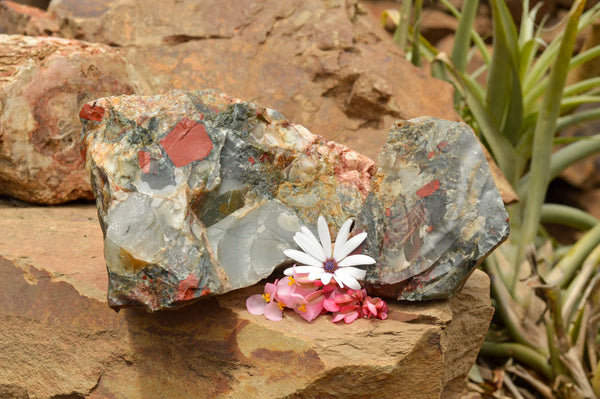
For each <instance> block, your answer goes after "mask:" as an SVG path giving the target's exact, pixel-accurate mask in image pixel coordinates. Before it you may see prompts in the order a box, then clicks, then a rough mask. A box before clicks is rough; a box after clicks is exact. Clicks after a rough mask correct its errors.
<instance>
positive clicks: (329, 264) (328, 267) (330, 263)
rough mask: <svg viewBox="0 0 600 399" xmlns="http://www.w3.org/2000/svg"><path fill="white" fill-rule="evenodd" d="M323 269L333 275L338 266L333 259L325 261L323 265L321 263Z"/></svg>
mask: <svg viewBox="0 0 600 399" xmlns="http://www.w3.org/2000/svg"><path fill="white" fill-rule="evenodd" d="M323 269H325V271H326V272H327V273H333V272H335V271H336V270H337V269H338V264H337V262H336V261H335V259H327V260H326V261H325V263H323Z"/></svg>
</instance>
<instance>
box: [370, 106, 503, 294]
mask: <svg viewBox="0 0 600 399" xmlns="http://www.w3.org/2000/svg"><path fill="white" fill-rule="evenodd" d="M378 166H379V169H378V171H377V173H376V175H375V176H374V178H373V187H372V190H371V192H370V193H369V196H368V197H367V200H366V203H365V206H364V207H363V208H362V210H361V212H360V214H359V215H358V228H359V229H364V230H366V231H368V232H369V236H368V238H367V242H366V244H365V248H364V251H365V253H367V254H369V255H371V256H373V257H374V258H375V259H377V267H375V268H370V269H368V274H367V283H368V289H369V291H370V292H371V293H373V294H377V295H382V296H385V297H392V298H398V299H408V300H422V299H436V298H445V297H448V296H449V295H451V294H454V293H456V292H457V291H458V290H460V288H461V287H462V286H463V284H464V282H465V281H466V279H467V278H468V276H469V275H470V274H471V272H472V271H473V270H474V268H475V267H476V266H477V264H478V263H479V262H481V261H482V260H483V259H484V258H485V256H487V255H488V254H489V253H490V252H491V251H492V250H493V249H494V248H496V246H498V245H499V244H500V243H501V242H502V241H504V240H505V239H506V237H507V236H508V232H509V225H508V215H507V213H506V210H505V209H504V205H503V203H502V199H501V197H500V194H499V192H498V190H497V189H496V186H495V185H494V181H493V178H492V176H491V174H490V170H489V167H488V165H487V162H486V160H485V155H484V154H483V149H482V147H481V144H480V143H479V141H478V140H477V139H476V137H475V135H474V134H473V132H472V130H471V129H470V128H469V127H468V126H467V125H465V124H462V123H457V122H450V121H444V120H440V119H435V118H418V119H413V120H410V121H399V122H396V123H395V124H394V126H393V127H392V129H391V132H390V135H389V136H388V140H387V142H386V144H385V145H384V147H383V150H382V152H381V154H380V156H379V163H378Z"/></svg>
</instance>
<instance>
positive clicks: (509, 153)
mask: <svg viewBox="0 0 600 399" xmlns="http://www.w3.org/2000/svg"><path fill="white" fill-rule="evenodd" d="M448 71H450V72H451V74H452V77H453V78H454V83H455V85H457V86H460V87H461V89H462V91H463V93H464V96H465V101H466V102H467V105H468V106H469V109H470V111H471V112H472V113H473V116H474V117H475V120H476V121H477V124H478V125H479V128H480V133H481V134H482V136H483V138H484V139H485V141H486V142H487V143H488V144H489V148H490V152H491V153H492V155H493V156H494V159H495V160H496V162H497V163H498V166H499V167H500V170H502V173H504V176H506V178H507V179H508V181H509V182H510V183H511V184H512V185H513V187H515V183H516V179H517V176H516V173H515V172H516V170H515V163H516V159H515V158H516V153H515V150H514V148H513V147H512V145H511V143H510V142H509V141H508V139H507V138H506V137H505V136H504V135H503V134H502V133H501V132H500V131H499V130H498V128H497V127H496V124H494V122H493V121H492V116H491V113H490V111H489V108H488V107H487V106H486V104H485V101H484V99H483V90H482V89H481V87H480V86H479V85H478V84H477V82H475V81H474V80H472V79H471V78H469V76H468V75H464V74H461V73H460V72H458V71H456V70H455V69H454V68H452V67H451V66H450V67H449V68H448Z"/></svg>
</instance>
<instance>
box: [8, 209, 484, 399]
mask: <svg viewBox="0 0 600 399" xmlns="http://www.w3.org/2000/svg"><path fill="white" fill-rule="evenodd" d="M0 218H2V221H3V223H0V237H2V239H1V240H0V273H2V276H3V278H2V279H1V280H0V364H2V367H1V368H0V397H2V398H11V399H13V398H19V399H20V398H29V399H46V398H53V397H56V398H58V397H77V398H91V399H100V398H115V399H148V398H167V397H168V398H174V399H178V398H190V397H211V398H240V399H241V398H248V397H249V396H251V397H261V398H292V397H293V398H316V397H323V396H327V397H331V398H348V397H369V398H382V399H383V398H396V397H398V398H411V399H413V398H414V399H421V398H422V399H431V398H444V399H454V398H460V397H461V394H462V392H463V390H464V387H465V377H466V374H467V372H468V370H469V369H470V367H471V365H472V364H473V362H474V361H475V357H476V355H477V352H478V350H479V347H480V345H481V343H482V342H483V339H484V336H485V333H486V331H487V328H488V325H489V321H490V318H491V314H492V312H493V309H492V307H491V306H490V299H489V280H488V278H487V277H486V276H485V274H483V273H482V272H479V271H477V272H475V273H474V274H473V275H472V276H471V277H470V278H469V280H468V281H467V283H466V285H465V287H464V289H463V290H462V292H461V293H460V294H458V295H456V296H454V297H453V298H451V299H449V300H440V301H432V302H427V303H413V304H407V303H400V302H395V301H390V302H389V304H390V313H389V316H390V317H389V319H388V320H386V321H381V320H375V319H370V320H357V321H355V322H354V323H352V324H350V325H337V324H333V323H331V322H330V321H329V320H328V319H329V318H328V317H320V318H318V319H317V320H315V321H314V322H313V323H311V324H309V323H307V322H305V321H304V320H303V319H301V318H300V317H299V316H298V315H296V314H295V313H293V312H292V313H285V316H284V319H283V320H282V321H280V322H270V321H268V320H267V319H265V318H264V317H262V316H253V315H250V314H249V313H248V312H247V311H246V309H245V306H244V301H245V299H246V298H247V297H248V296H249V295H251V294H255V293H258V292H260V291H261V290H262V287H260V286H253V287H248V288H245V289H243V290H238V291H235V292H231V293H228V294H224V295H221V296H217V297H210V298H206V299H204V300H202V301H199V302H197V303H195V304H193V305H191V306H188V307H185V308H181V309H177V310H173V311H168V312H158V313H152V314H150V313H146V312H144V311H140V310H136V309H124V310H122V311H120V312H119V313H115V312H114V311H112V310H110V309H109V308H108V307H107V306H106V279H105V266H104V261H103V257H102V246H101V236H102V232H101V230H100V228H99V226H98V223H97V220H96V207H95V206H94V205H91V204H89V205H86V204H79V205H65V206H61V207H43V208H41V207H16V206H13V205H10V204H8V203H6V202H0ZM31 231H36V235H35V236H33V235H32V234H31ZM67 238H68V239H67ZM57 259H60V260H61V261H60V262H58V261H56V260H57Z"/></svg>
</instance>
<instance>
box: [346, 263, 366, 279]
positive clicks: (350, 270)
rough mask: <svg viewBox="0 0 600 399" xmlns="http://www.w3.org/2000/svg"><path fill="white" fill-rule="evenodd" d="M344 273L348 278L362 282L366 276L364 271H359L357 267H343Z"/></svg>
mask: <svg viewBox="0 0 600 399" xmlns="http://www.w3.org/2000/svg"><path fill="white" fill-rule="evenodd" d="M344 273H346V274H348V275H349V276H352V277H354V278H355V279H357V280H363V279H364V278H365V276H366V275H367V271H366V270H362V269H359V268H357V267H352V266H346V267H344Z"/></svg>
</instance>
